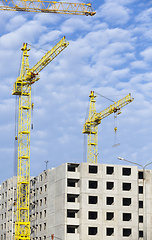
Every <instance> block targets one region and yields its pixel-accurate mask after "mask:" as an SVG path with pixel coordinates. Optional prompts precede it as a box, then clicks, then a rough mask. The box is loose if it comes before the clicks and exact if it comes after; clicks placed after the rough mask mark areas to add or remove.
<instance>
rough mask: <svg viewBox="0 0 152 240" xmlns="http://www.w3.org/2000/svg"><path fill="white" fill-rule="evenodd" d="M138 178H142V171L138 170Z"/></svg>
mask: <svg viewBox="0 0 152 240" xmlns="http://www.w3.org/2000/svg"><path fill="white" fill-rule="evenodd" d="M138 178H139V179H143V178H144V173H143V172H141V171H140V172H138Z"/></svg>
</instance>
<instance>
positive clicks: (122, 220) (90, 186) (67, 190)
mask: <svg viewBox="0 0 152 240" xmlns="http://www.w3.org/2000/svg"><path fill="white" fill-rule="evenodd" d="M0 196H1V199H0V207H1V208H0V237H1V238H0V239H1V240H12V239H14V236H15V227H14V226H15V220H16V219H15V217H14V216H15V215H14V212H16V177H13V178H11V179H8V180H6V181H5V182H3V183H2V184H1V190H0ZM151 214H152V170H144V171H143V170H139V169H138V168H137V167H136V166H122V165H109V164H108V165H107V164H89V163H80V164H78V163H65V164H62V165H61V166H59V167H56V168H53V169H48V170H46V171H44V172H42V173H41V174H40V175H39V176H37V177H32V178H31V181H30V222H31V239H33V240H34V239H38V240H43V239H51V235H52V234H54V239H62V240H85V239H89V240H93V239H96V240H105V239H112V240H119V239H120V240H122V239H129V240H138V239H146V240H151V239H152V229H151V225H152V218H151ZM138 236H139V237H138Z"/></svg>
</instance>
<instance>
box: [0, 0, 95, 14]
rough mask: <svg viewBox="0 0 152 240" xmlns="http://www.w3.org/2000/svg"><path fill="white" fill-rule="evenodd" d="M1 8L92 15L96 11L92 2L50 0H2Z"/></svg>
mask: <svg viewBox="0 0 152 240" xmlns="http://www.w3.org/2000/svg"><path fill="white" fill-rule="evenodd" d="M2 3H3V4H2V5H1V6H0V10H7V11H25V12H44V13H59V14H74V15H86V16H88V15H90V16H93V15H95V14H96V12H95V11H94V10H93V8H92V5H91V4H90V3H88V4H85V3H68V2H57V1H49V0H16V1H13V0H9V1H7V0H2Z"/></svg>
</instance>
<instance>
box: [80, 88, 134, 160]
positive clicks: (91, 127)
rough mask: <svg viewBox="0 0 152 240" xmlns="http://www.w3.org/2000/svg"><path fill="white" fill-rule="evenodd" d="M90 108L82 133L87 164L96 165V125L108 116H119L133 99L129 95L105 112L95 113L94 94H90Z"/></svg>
mask: <svg viewBox="0 0 152 240" xmlns="http://www.w3.org/2000/svg"><path fill="white" fill-rule="evenodd" d="M89 97H90V106H89V116H88V119H87V120H86V121H85V123H84V126H83V131H82V132H83V133H84V134H87V161H88V162H89V163H97V156H98V125H99V124H100V123H101V120H102V119H104V118H106V117H108V116H109V115H110V114H112V113H115V114H117V115H119V114H120V113H121V108H122V107H124V106H126V105H127V104H129V103H131V102H132V101H133V100H134V99H133V98H132V97H131V94H130V93H129V94H128V95H127V96H126V97H124V98H122V99H120V100H119V101H117V102H114V104H112V105H110V106H109V107H108V108H106V109H105V110H103V111H101V112H99V113H97V112H96V107H95V102H96V101H95V98H96V96H95V95H94V92H93V91H91V93H90V96H89Z"/></svg>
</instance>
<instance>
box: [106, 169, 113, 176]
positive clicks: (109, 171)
mask: <svg viewBox="0 0 152 240" xmlns="http://www.w3.org/2000/svg"><path fill="white" fill-rule="evenodd" d="M113 173H114V167H107V174H109V175H110V174H113Z"/></svg>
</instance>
